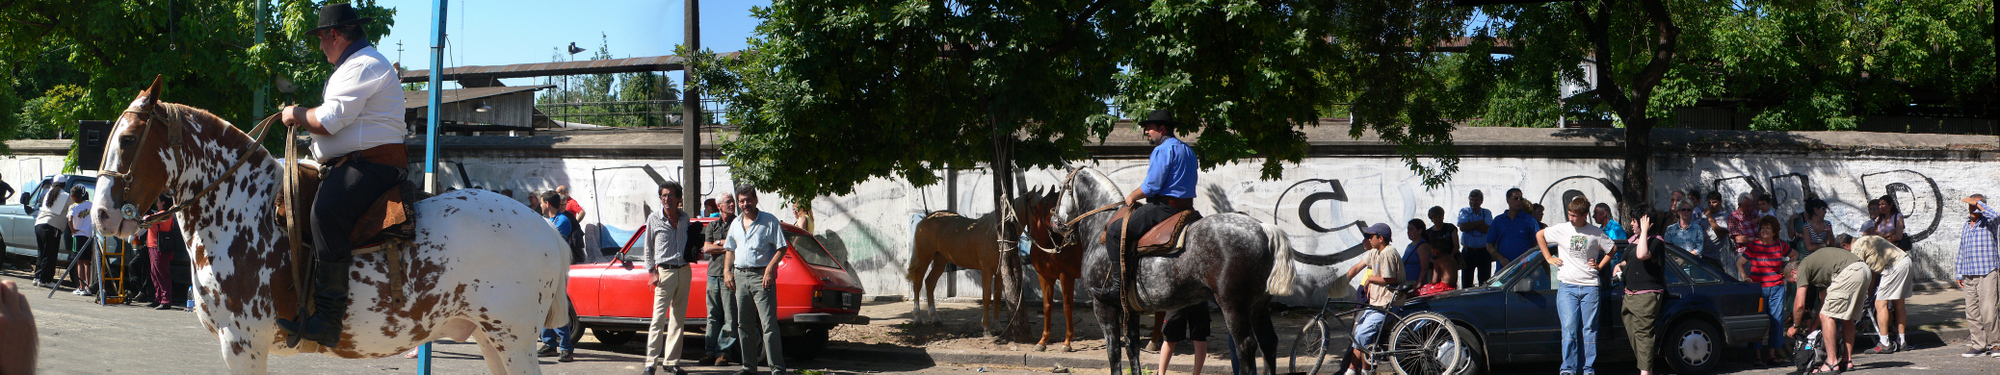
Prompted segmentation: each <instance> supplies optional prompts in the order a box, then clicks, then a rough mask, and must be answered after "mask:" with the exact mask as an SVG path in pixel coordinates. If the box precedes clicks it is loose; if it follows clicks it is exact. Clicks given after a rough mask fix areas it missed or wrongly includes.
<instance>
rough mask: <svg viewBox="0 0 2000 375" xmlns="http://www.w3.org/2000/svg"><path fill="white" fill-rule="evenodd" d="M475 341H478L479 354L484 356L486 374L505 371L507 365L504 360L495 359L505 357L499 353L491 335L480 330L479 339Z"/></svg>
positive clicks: (503, 372)
mask: <svg viewBox="0 0 2000 375" xmlns="http://www.w3.org/2000/svg"><path fill="white" fill-rule="evenodd" d="M476 342H478V343H479V355H480V356H481V357H485V358H486V373H488V374H505V373H507V365H506V364H505V363H506V361H501V360H495V359H501V358H506V357H503V356H501V355H500V348H497V347H494V345H493V337H491V336H488V335H486V334H485V333H484V332H481V333H480V335H479V340H477V341H476Z"/></svg>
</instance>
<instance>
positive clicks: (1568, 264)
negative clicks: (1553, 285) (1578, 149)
mask: <svg viewBox="0 0 2000 375" xmlns="http://www.w3.org/2000/svg"><path fill="white" fill-rule="evenodd" d="M1565 208H1566V210H1565V211H1567V212H1566V213H1567V214H1568V216H1569V222H1568V223H1564V224H1557V225H1553V226H1550V227H1548V228H1547V229H1543V230H1542V231H1541V232H1540V233H1539V234H1537V235H1536V236H1535V237H1536V238H1535V244H1536V245H1538V246H1539V247H1540V248H1541V249H1542V257H1543V258H1544V259H1548V261H1549V264H1550V265H1554V266H1556V280H1557V281H1561V282H1562V287H1561V288H1560V289H1557V292H1556V315H1557V316H1558V317H1560V318H1561V319H1562V367H1561V368H1562V372H1561V373H1562V374H1566V375H1573V374H1594V373H1597V371H1596V368H1597V317H1598V314H1597V307H1598V303H1599V298H1600V295H1601V293H1599V292H1600V291H1601V290H1602V289H1603V288H1602V287H1601V286H1599V285H1600V284H1599V282H1598V278H1597V270H1598V267H1599V266H1602V265H1604V264H1606V263H1609V262H1610V261H1611V252H1610V251H1609V250H1611V248H1612V247H1611V246H1612V245H1611V244H1612V242H1611V237H1609V236H1605V235H1604V229H1602V228H1598V227H1596V226H1592V225H1590V222H1589V221H1587V220H1586V218H1588V217H1590V200H1589V199H1586V198H1583V197H1577V198H1576V200H1572V201H1570V202H1569V205H1568V207H1565ZM1550 245H1555V246H1556V247H1557V248H1558V249H1556V250H1554V251H1551V250H1550V249H1549V246H1550Z"/></svg>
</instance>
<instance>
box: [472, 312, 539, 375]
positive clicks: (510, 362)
mask: <svg viewBox="0 0 2000 375" xmlns="http://www.w3.org/2000/svg"><path fill="white" fill-rule="evenodd" d="M491 324H493V323H492V322H487V323H486V324H482V326H491ZM535 333H536V332H535V330H534V327H524V326H521V325H499V327H497V329H494V330H486V329H481V330H480V331H479V351H480V352H481V353H484V354H485V355H486V369H487V371H491V372H493V373H495V374H541V373H542V368H541V361H540V360H537V359H535V341H536V339H538V338H539V337H538V336H539V335H537V334H535Z"/></svg>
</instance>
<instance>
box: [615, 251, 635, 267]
mask: <svg viewBox="0 0 2000 375" xmlns="http://www.w3.org/2000/svg"><path fill="white" fill-rule="evenodd" d="M620 255H623V254H620ZM618 264H619V265H623V266H624V267H625V269H628V270H629V269H632V260H631V259H624V257H619V259H618Z"/></svg>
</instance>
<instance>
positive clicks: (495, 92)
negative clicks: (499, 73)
mask: <svg viewBox="0 0 2000 375" xmlns="http://www.w3.org/2000/svg"><path fill="white" fill-rule="evenodd" d="M550 87H556V86H555V85H535V86H495V87H470V88H463V89H455V90H444V92H441V93H438V95H439V96H440V98H439V100H443V101H444V102H445V103H454V102H461V101H466V100H473V99H479V98H485V97H493V96H500V95H506V94H512V93H517V92H522V91H535V90H541V89H546V88H550ZM430 102H431V92H430V91H429V90H417V91H404V92H403V109H406V110H408V109H417V108H423V107H424V106H427V105H430Z"/></svg>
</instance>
